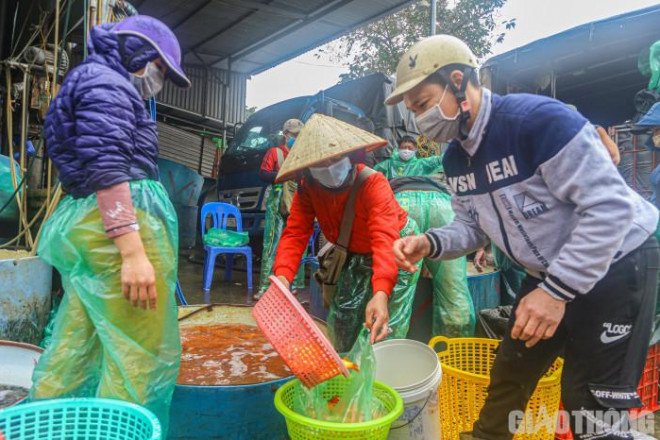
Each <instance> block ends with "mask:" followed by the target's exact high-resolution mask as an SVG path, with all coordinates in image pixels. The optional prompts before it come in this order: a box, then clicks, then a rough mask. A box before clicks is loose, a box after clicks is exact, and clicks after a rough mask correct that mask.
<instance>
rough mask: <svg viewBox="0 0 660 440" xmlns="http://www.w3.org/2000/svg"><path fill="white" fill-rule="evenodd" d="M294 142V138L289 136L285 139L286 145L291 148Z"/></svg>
mask: <svg viewBox="0 0 660 440" xmlns="http://www.w3.org/2000/svg"><path fill="white" fill-rule="evenodd" d="M295 142H296V138H292V137H290V138H289V140H288V141H286V145H287V146H288V147H289V148H291V147H293V144H294V143H295Z"/></svg>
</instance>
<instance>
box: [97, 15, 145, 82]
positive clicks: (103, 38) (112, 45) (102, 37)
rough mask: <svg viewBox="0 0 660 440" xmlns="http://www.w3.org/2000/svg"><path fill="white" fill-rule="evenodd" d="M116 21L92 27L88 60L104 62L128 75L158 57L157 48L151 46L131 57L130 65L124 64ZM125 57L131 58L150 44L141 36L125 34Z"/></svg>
mask: <svg viewBox="0 0 660 440" xmlns="http://www.w3.org/2000/svg"><path fill="white" fill-rule="evenodd" d="M114 26H115V23H105V24H101V25H98V26H95V27H93V28H92V30H91V31H90V33H89V40H88V42H87V49H88V50H89V53H90V56H89V57H88V60H91V61H93V62H96V63H101V64H104V65H106V66H108V67H111V68H112V69H114V70H116V71H118V72H120V73H121V74H123V75H124V76H126V77H128V72H136V71H138V70H140V69H142V68H143V67H144V66H145V65H146V64H147V62H149V61H152V60H154V59H156V58H158V52H157V51H156V49H154V48H151V47H149V48H148V49H147V50H145V51H143V52H142V53H141V54H139V55H138V56H136V57H133V59H131V61H130V64H129V65H128V66H124V64H123V62H122V55H121V53H120V49H119V47H120V43H119V38H120V36H119V35H118V34H117V33H115V32H114V31H113V28H114ZM123 38H124V43H123V44H124V57H125V58H126V59H130V58H131V57H132V55H133V54H135V53H136V52H137V51H138V50H140V49H142V48H143V47H144V46H145V45H148V44H149V43H147V42H146V41H144V40H142V39H141V38H139V37H134V36H124V37H123Z"/></svg>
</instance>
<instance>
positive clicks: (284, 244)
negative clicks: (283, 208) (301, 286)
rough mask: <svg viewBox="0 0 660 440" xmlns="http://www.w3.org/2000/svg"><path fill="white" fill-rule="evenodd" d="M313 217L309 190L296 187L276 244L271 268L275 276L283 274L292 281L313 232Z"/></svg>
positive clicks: (314, 215)
mask: <svg viewBox="0 0 660 440" xmlns="http://www.w3.org/2000/svg"><path fill="white" fill-rule="evenodd" d="M315 217H316V214H315V212H314V206H313V205H312V201H311V199H310V195H309V191H305V190H302V191H301V190H300V189H298V191H296V194H295V195H294V196H293V201H292V202H291V213H290V214H289V217H288V218H287V221H286V227H285V228H284V231H283V232H282V237H281V238H280V242H279V244H278V246H277V255H276V256H275V266H274V269H273V273H274V274H275V276H278V277H279V276H284V277H285V278H286V279H287V280H289V282H291V281H293V279H294V278H295V276H296V273H297V272H298V266H299V265H300V260H301V259H302V256H303V253H304V252H305V248H306V247H307V243H308V242H309V237H311V235H312V232H314V218H315Z"/></svg>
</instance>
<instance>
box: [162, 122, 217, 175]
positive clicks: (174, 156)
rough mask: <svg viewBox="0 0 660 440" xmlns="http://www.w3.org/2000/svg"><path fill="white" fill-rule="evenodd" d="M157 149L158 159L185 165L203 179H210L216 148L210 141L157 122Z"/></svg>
mask: <svg viewBox="0 0 660 440" xmlns="http://www.w3.org/2000/svg"><path fill="white" fill-rule="evenodd" d="M202 139H203V140H204V144H203V145H202ZM158 148H159V150H160V151H159V153H160V154H159V156H160V157H162V158H164V159H169V160H171V161H173V162H177V163H180V164H182V165H185V166H187V167H188V168H190V169H191V170H193V171H195V172H198V173H199V174H201V175H202V176H204V177H211V175H212V173H213V159H214V158H215V150H216V148H217V147H216V145H215V143H213V142H212V141H211V140H210V139H208V138H203V137H202V136H199V135H197V134H194V133H190V132H188V131H185V130H181V129H180V128H176V127H173V126H171V125H168V124H165V123H163V122H160V121H159V122H158ZM202 148H203V151H202ZM200 156H202V163H201V167H200Z"/></svg>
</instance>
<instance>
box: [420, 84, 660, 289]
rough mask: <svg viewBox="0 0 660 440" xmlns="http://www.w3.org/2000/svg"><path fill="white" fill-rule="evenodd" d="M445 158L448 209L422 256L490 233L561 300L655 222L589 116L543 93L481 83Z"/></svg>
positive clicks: (468, 245)
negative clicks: (460, 135) (467, 125)
mask: <svg viewBox="0 0 660 440" xmlns="http://www.w3.org/2000/svg"><path fill="white" fill-rule="evenodd" d="M443 165H444V168H445V172H446V174H447V180H448V182H449V186H450V187H451V190H452V191H453V193H454V197H453V208H454V211H455V212H456V218H455V219H454V221H453V222H452V223H451V224H450V225H448V226H447V227H444V228H438V229H431V230H429V231H428V232H427V233H426V234H427V236H428V237H429V240H430V242H431V254H430V258H433V259H453V258H457V257H460V256H463V255H465V254H467V253H470V252H472V251H474V250H476V249H478V248H480V247H482V246H484V245H486V244H487V243H488V242H489V241H492V242H493V243H494V244H496V245H497V246H498V247H499V248H500V249H503V250H504V251H505V252H506V254H507V255H508V256H509V257H510V258H511V259H512V260H513V261H514V262H516V263H517V264H519V265H520V266H521V267H524V268H525V269H526V271H527V272H528V273H529V274H530V275H532V276H534V277H536V278H538V279H539V280H542V281H540V286H541V287H543V289H545V290H546V291H548V292H549V293H550V294H551V295H553V296H554V297H556V298H560V299H563V300H568V301H570V300H572V299H574V298H575V297H576V296H577V295H580V294H586V293H588V292H589V291H590V290H591V289H592V288H593V286H594V285H595V284H596V283H597V282H598V281H599V280H600V279H602V278H603V277H604V276H605V274H606V273H607V271H608V269H609V267H610V265H611V264H612V263H613V262H616V261H617V260H619V259H620V258H622V257H623V256H625V255H626V254H628V253H629V252H631V251H632V250H634V249H636V248H637V247H638V246H640V245H641V244H642V243H643V242H644V241H645V240H647V239H648V238H649V236H650V235H651V234H652V233H653V232H654V231H655V228H656V225H657V223H658V212H657V210H656V209H655V207H654V206H653V205H651V204H650V203H648V202H646V201H645V200H644V199H643V198H642V197H640V196H639V195H638V194H637V193H635V192H634V191H633V190H632V189H630V188H629V187H628V186H627V185H626V183H625V182H624V180H623V178H622V177H621V176H620V175H619V173H618V171H617V169H616V168H615V166H614V164H613V163H612V161H611V159H610V157H609V155H608V153H607V150H606V148H605V147H604V146H603V145H602V143H601V141H600V138H599V137H598V134H597V133H596V130H595V129H594V127H593V126H592V125H591V124H590V123H589V121H587V120H586V119H585V118H584V117H582V116H581V115H580V114H579V113H578V112H576V111H574V110H571V109H569V108H568V107H566V105H564V104H563V103H561V102H559V101H556V100H554V99H550V98H546V97H543V96H537V95H527V94H511V95H507V96H499V95H496V94H492V93H491V92H490V91H489V90H488V89H483V92H482V104H481V108H480V110H479V114H478V115H477V118H476V120H475V124H474V126H473V127H472V129H471V131H470V136H469V137H468V139H466V140H465V141H463V142H462V143H459V142H458V141H456V140H454V141H453V142H452V143H451V145H450V146H449V149H448V150H447V152H446V153H445V157H444V161H443Z"/></svg>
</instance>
